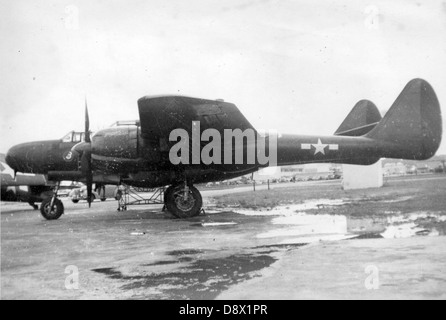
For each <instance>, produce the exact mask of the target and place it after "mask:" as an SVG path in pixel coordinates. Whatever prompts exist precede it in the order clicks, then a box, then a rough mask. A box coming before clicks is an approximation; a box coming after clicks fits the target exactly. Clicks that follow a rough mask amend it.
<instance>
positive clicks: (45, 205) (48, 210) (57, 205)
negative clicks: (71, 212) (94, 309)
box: [40, 182, 64, 220]
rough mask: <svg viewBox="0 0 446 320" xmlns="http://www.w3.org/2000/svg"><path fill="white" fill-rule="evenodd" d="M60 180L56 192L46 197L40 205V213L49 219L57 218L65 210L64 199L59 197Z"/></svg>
mask: <svg viewBox="0 0 446 320" xmlns="http://www.w3.org/2000/svg"><path fill="white" fill-rule="evenodd" d="M59 187H60V182H57V184H56V188H55V189H54V193H53V195H52V196H51V197H50V198H46V199H45V200H43V201H42V204H41V205H40V213H41V214H42V216H43V217H44V218H45V219H47V220H56V219H59V218H60V216H61V215H62V214H63V212H64V207H63V203H62V201H60V200H59V199H58V198H57V192H58V191H59Z"/></svg>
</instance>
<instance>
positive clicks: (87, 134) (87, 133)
mask: <svg viewBox="0 0 446 320" xmlns="http://www.w3.org/2000/svg"><path fill="white" fill-rule="evenodd" d="M85 142H91V139H90V119H89V117H88V107H87V98H85Z"/></svg>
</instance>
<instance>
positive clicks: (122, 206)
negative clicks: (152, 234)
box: [118, 184, 166, 211]
mask: <svg viewBox="0 0 446 320" xmlns="http://www.w3.org/2000/svg"><path fill="white" fill-rule="evenodd" d="M122 186H124V190H122V191H121V197H120V198H119V199H118V211H125V210H127V207H128V206H135V205H150V204H163V205H164V191H165V189H166V188H165V187H161V188H156V189H155V191H153V192H151V195H150V197H148V198H145V197H143V196H142V195H141V194H140V192H138V191H136V190H135V189H133V188H131V187H130V186H128V185H125V184H122ZM163 210H164V208H163Z"/></svg>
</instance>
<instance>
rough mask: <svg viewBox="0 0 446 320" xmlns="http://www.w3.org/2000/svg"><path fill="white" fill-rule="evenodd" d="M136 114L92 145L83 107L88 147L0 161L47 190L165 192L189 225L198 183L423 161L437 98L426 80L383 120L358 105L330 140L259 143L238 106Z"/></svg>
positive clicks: (40, 149) (43, 146) (38, 150)
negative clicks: (102, 186) (313, 167)
mask: <svg viewBox="0 0 446 320" xmlns="http://www.w3.org/2000/svg"><path fill="white" fill-rule="evenodd" d="M138 107H139V117H140V119H139V121H138V122H136V123H135V125H133V126H132V125H129V126H116V127H111V128H107V129H103V130H100V131H98V132H96V133H95V134H94V135H93V136H92V137H90V131H89V118H88V111H87V108H86V114H85V132H84V136H85V139H84V141H82V142H79V143H76V144H74V145H72V146H70V147H69V148H68V147H67V145H66V144H63V143H61V141H60V140H55V141H42V142H31V143H25V144H20V145H16V146H14V147H12V148H11V149H10V150H9V151H8V153H7V157H6V161H7V163H8V164H9V165H10V166H11V167H12V168H13V169H14V170H15V171H19V172H28V173H40V174H45V175H47V177H48V179H50V180H53V181H61V180H78V181H79V180H82V181H85V182H86V183H87V190H88V193H89V195H91V189H92V183H93V182H103V183H105V182H114V183H117V184H118V183H125V184H127V185H131V186H135V187H145V188H154V187H163V186H168V188H167V189H166V190H165V193H164V202H165V205H166V207H167V209H168V210H169V211H170V212H171V213H173V214H174V215H175V216H177V217H180V218H188V217H193V216H196V215H198V214H199V213H200V210H201V207H202V197H201V195H200V192H199V191H198V190H197V189H196V188H195V187H194V184H197V183H205V182H211V181H219V180H224V179H229V178H234V177H237V176H242V175H245V174H248V173H252V172H254V171H257V170H259V169H260V168H262V167H266V166H270V165H274V166H284V165H293V164H304V163H315V162H317V163H322V162H326V163H346V164H358V165H370V164H373V163H375V162H376V161H378V160H379V159H380V158H383V157H385V158H398V159H411V160H425V159H428V158H430V157H432V156H433V155H434V154H435V152H436V151H437V149H438V147H439V145H440V141H441V136H442V119H441V112H440V106H439V102H438V99H437V97H436V95H435V92H434V90H433V89H432V87H431V86H430V85H429V83H427V82H426V81H424V80H422V79H414V80H411V81H410V82H409V83H408V84H407V85H406V87H405V88H404V89H403V91H402V92H401V94H400V95H399V96H398V98H397V99H396V100H395V102H394V103H393V105H392V106H391V108H390V109H389V111H388V112H387V113H386V115H385V116H384V118H381V115H380V114H379V111H378V110H377V108H376V106H375V105H374V104H373V103H372V102H370V101H367V100H361V101H360V102H358V103H357V104H356V106H355V107H354V108H353V110H352V111H351V113H350V114H349V115H348V116H347V118H346V119H345V121H344V122H343V123H342V124H341V126H340V127H339V128H338V130H337V131H336V132H335V134H334V136H308V135H307V136H305V135H274V134H269V135H261V134H259V132H257V131H256V130H255V129H254V128H253V126H252V125H251V124H250V123H249V122H248V120H247V119H246V118H245V117H244V116H243V115H242V113H241V112H240V111H239V109H238V108H237V107H236V106H235V105H234V104H232V103H228V102H224V101H221V100H205V99H198V98H191V97H184V96H146V97H142V98H141V99H139V100H138ZM88 198H89V199H90V196H89V197H88ZM41 212H42V215H43V216H44V217H45V218H46V219H57V218H59V217H60V216H61V215H62V214H63V205H62V202H61V201H60V200H58V199H57V190H56V192H55V194H54V196H53V197H52V198H51V199H50V200H49V201H46V202H44V203H42V207H41Z"/></svg>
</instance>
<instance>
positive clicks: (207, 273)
mask: <svg viewBox="0 0 446 320" xmlns="http://www.w3.org/2000/svg"><path fill="white" fill-rule="evenodd" d="M197 251H199V250H188V251H187V252H185V251H182V252H179V251H178V252H175V254H173V255H174V256H177V255H180V256H181V255H183V254H185V253H186V254H188V253H189V252H190V253H191V254H197ZM200 252H201V251H200ZM271 252H274V250H271ZM183 258H184V257H183ZM276 260H277V259H276V258H273V257H271V256H270V255H269V254H262V253H249V254H236V255H230V256H227V257H220V258H213V259H197V260H194V261H193V262H191V263H190V264H188V265H186V266H185V267H183V268H181V270H175V271H172V272H160V273H153V272H152V273H151V272H150V269H148V270H147V271H145V272H144V269H143V272H138V273H137V274H123V273H122V272H121V271H119V270H116V269H115V268H99V269H93V270H92V271H94V272H97V273H101V274H104V275H106V276H107V277H108V278H110V279H114V280H121V281H125V284H123V285H122V286H121V287H120V288H121V289H122V290H124V291H128V290H134V292H135V295H134V296H132V299H135V298H136V299H137V298H138V297H140V298H150V299H175V300H178V299H182V300H189V299H191V300H198V299H199V300H202V299H215V298H216V297H217V296H218V295H219V294H220V293H221V292H222V291H224V290H226V289H228V288H229V287H230V286H232V285H234V284H237V283H239V282H241V281H245V280H249V279H251V278H254V277H256V276H258V275H257V274H256V271H260V270H261V269H263V268H266V267H269V266H270V265H271V264H273V263H274V262H275V261H276ZM155 264H156V263H155ZM161 264H163V262H161ZM152 265H153V264H152ZM149 266H150V265H149ZM146 272H147V274H144V273H146ZM138 292H143V293H139V295H140V296H139V295H138Z"/></svg>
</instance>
